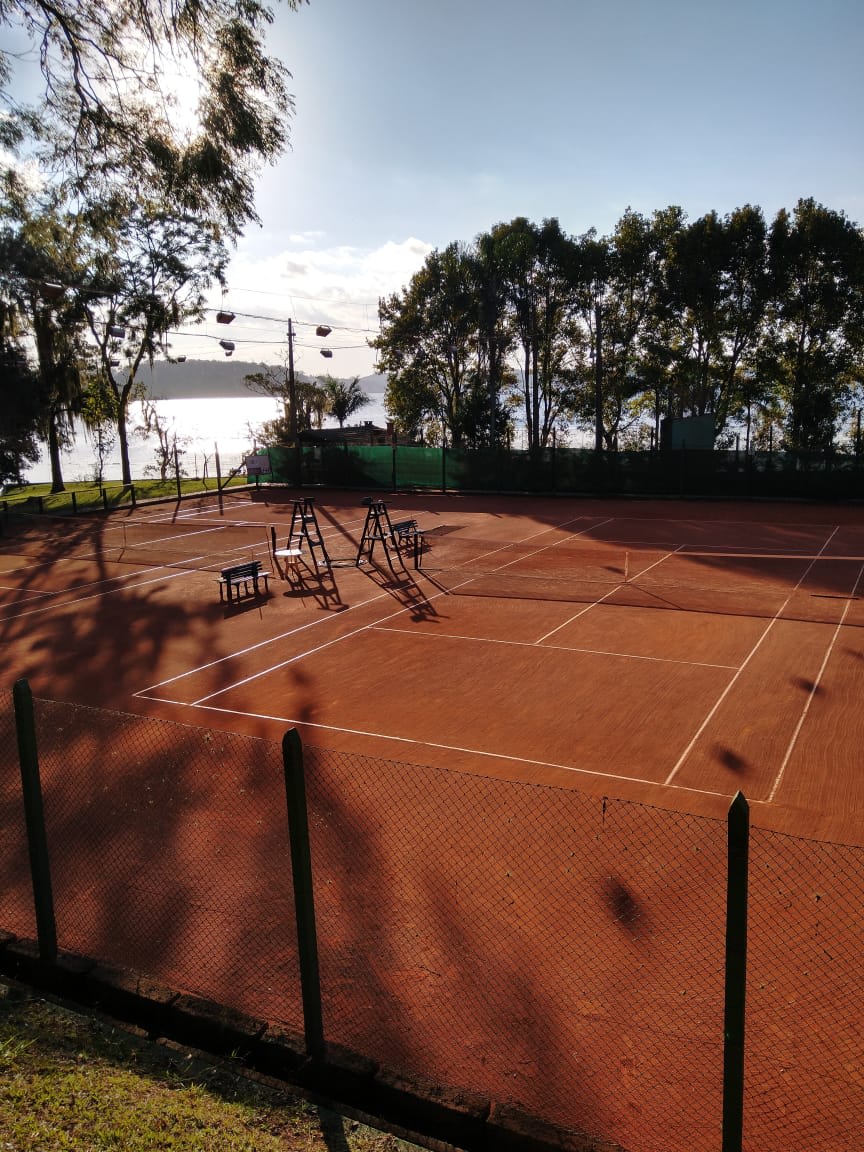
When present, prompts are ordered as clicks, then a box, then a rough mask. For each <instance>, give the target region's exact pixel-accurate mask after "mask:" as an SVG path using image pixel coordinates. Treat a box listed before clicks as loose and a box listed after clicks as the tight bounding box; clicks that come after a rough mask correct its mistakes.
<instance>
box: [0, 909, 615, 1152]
mask: <svg viewBox="0 0 864 1152" xmlns="http://www.w3.org/2000/svg"><path fill="white" fill-rule="evenodd" d="M0 974H2V975H4V976H7V977H9V978H10V979H13V980H16V981H19V982H20V983H23V984H28V985H30V986H31V987H34V988H38V989H40V990H42V991H44V992H47V993H49V994H52V995H55V996H57V997H60V998H62V999H64V1000H67V1001H70V1002H72V1003H73V1004H74V1005H76V1006H84V1007H89V1008H93V1009H97V1010H98V1011H100V1012H102V1013H104V1014H105V1015H107V1016H109V1017H113V1018H114V1019H116V1020H118V1021H122V1022H123V1023H126V1024H130V1025H134V1026H135V1027H136V1028H139V1029H142V1030H143V1031H145V1032H147V1033H148V1034H149V1035H150V1037H151V1039H165V1040H170V1041H174V1042H177V1043H181V1044H188V1045H189V1046H191V1047H194V1048H196V1049H198V1050H199V1051H201V1052H205V1053H211V1054H213V1055H214V1056H218V1057H223V1056H231V1057H232V1058H233V1059H236V1060H239V1061H241V1062H242V1063H243V1064H244V1065H245V1066H246V1067H248V1068H249V1069H251V1070H252V1071H254V1072H257V1073H260V1074H262V1075H265V1076H269V1077H272V1078H273V1079H277V1080H281V1081H283V1082H284V1083H285V1084H286V1086H287V1087H296V1088H297V1089H299V1090H300V1091H304V1092H308V1093H312V1094H315V1095H317V1096H321V1097H324V1098H325V1099H326V1100H328V1101H332V1102H333V1104H334V1105H335V1107H336V1108H337V1110H338V1107H339V1106H340V1105H341V1106H343V1107H345V1108H348V1109H352V1110H356V1111H358V1112H362V1113H364V1114H365V1115H367V1116H371V1117H376V1118H378V1119H380V1120H381V1121H382V1122H384V1123H385V1124H387V1125H391V1126H394V1127H397V1128H400V1129H403V1130H405V1131H406V1132H409V1133H414V1134H416V1135H417V1137H418V1138H426V1139H427V1140H429V1141H431V1142H434V1143H436V1144H437V1143H444V1144H447V1145H450V1146H452V1147H455V1148H458V1149H463V1150H465V1152H492V1150H494V1152H624V1149H621V1148H619V1146H618V1145H614V1144H611V1143H609V1142H608V1141H603V1140H596V1139H594V1138H592V1137H589V1136H587V1135H586V1134H584V1133H581V1132H577V1131H573V1130H570V1129H563V1128H557V1127H555V1126H554V1125H552V1124H550V1123H548V1122H547V1121H544V1120H541V1119H539V1118H538V1117H533V1116H530V1115H528V1114H527V1113H526V1112H524V1111H523V1110H522V1109H520V1108H519V1107H518V1106H516V1105H513V1104H511V1103H509V1102H506V1101H501V1102H499V1101H493V1100H490V1099H489V1098H488V1097H487V1096H485V1095H483V1094H482V1093H478V1092H472V1091H470V1090H465V1089H455V1088H448V1087H446V1086H442V1085H440V1084H437V1083H435V1082H433V1081H431V1080H427V1079H425V1078H423V1077H419V1076H410V1075H408V1074H406V1073H404V1072H399V1071H397V1070H394V1069H390V1068H384V1067H380V1066H379V1065H378V1064H376V1063H375V1062H374V1061H373V1060H370V1059H369V1058H368V1057H365V1056H363V1055H362V1054H360V1053H357V1052H354V1051H352V1050H351V1049H348V1048H344V1047H342V1046H341V1045H338V1044H328V1045H326V1048H325V1055H324V1058H323V1059H321V1060H313V1059H311V1058H310V1057H308V1056H307V1055H306V1051H305V1043H304V1039H303V1036H302V1035H300V1034H298V1033H294V1032H292V1031H290V1030H289V1029H286V1028H284V1027H282V1026H281V1025H275V1024H269V1023H268V1022H267V1021H266V1020H260V1019H257V1018H255V1017H252V1016H247V1015H245V1014H243V1013H241V1012H237V1011H235V1010H233V1009H231V1008H228V1007H226V1006H225V1005H223V1004H218V1003H215V1002H213V1001H211V1000H207V999H204V998H203V997H197V996H190V995H188V994H184V993H180V992H177V991H175V990H173V989H171V988H166V987H164V986H163V985H160V984H158V983H156V982H155V981H152V980H148V979H147V978H146V977H143V976H139V975H136V974H135V973H133V972H129V971H127V970H125V969H120V968H115V967H112V966H110V965H107V964H100V963H98V962H97V961H96V960H93V959H92V958H90V957H88V956H79V955H77V954H75V953H72V952H63V951H61V952H60V953H59V954H58V956H57V960H56V962H55V963H54V964H43V963H42V962H41V961H40V958H39V949H38V946H37V944H36V942H35V941H34V940H28V939H25V938H19V937H16V936H14V935H13V934H12V933H9V932H5V931H2V930H0Z"/></svg>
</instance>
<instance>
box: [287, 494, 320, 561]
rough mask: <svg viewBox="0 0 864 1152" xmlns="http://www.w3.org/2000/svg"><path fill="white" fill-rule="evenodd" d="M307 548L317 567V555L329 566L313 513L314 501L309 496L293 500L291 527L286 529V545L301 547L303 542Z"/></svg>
mask: <svg viewBox="0 0 864 1152" xmlns="http://www.w3.org/2000/svg"><path fill="white" fill-rule="evenodd" d="M304 541H305V543H306V547H307V548H308V550H309V555H310V556H311V557H312V559H313V560H314V562H315V567H316V568H317V567H318V560H319V556H320V559H321V562H322V563H323V564H324V566H325V567H327V568H329V567H330V557H329V556H328V554H327V548H326V546H325V544H324V540H323V538H322V536H321V529H320V527H319V526H318V517H317V516H316V515H315V501H314V499H313V498H312V497H311V496H307V497H306V498H305V499H303V500H295V501H294V511H293V512H292V513H291V527H290V529H289V530H288V547H289V548H302V547H303V543H304Z"/></svg>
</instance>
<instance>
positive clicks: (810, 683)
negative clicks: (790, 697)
mask: <svg viewBox="0 0 864 1152" xmlns="http://www.w3.org/2000/svg"><path fill="white" fill-rule="evenodd" d="M792 683H793V684H794V685H795V687H796V688H800V689H801V691H802V692H809V693H811V694H812V695H813V696H824V694H825V689H824V688H823V687H822V685H821V684H817V683H816V682H815V680H808V679H807V677H806V676H793V677H792Z"/></svg>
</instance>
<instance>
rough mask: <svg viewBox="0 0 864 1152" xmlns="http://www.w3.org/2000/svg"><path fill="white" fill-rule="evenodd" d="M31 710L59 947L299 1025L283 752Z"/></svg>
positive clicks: (209, 733) (57, 709) (175, 727)
mask: <svg viewBox="0 0 864 1152" xmlns="http://www.w3.org/2000/svg"><path fill="white" fill-rule="evenodd" d="M34 707H35V714H36V726H37V732H38V743H39V760H40V769H41V777H42V789H43V793H44V805H45V820H46V832H47V839H48V846H49V852H50V856H51V866H52V879H53V888H54V902H55V911H56V919H57V939H58V945H59V947H61V948H63V949H67V950H69V951H73V952H81V953H84V954H85V955H91V956H94V957H96V958H98V959H100V960H104V961H106V962H108V963H111V964H114V965H118V966H120V967H124V968H128V969H131V970H132V971H136V972H142V973H146V974H147V975H148V976H150V977H152V978H154V979H156V980H158V981H160V982H163V983H165V984H166V985H168V986H169V987H173V988H177V989H178V990H180V991H185V992H193V993H196V994H199V995H203V996H206V997H208V998H211V999H213V1000H217V1001H220V1002H222V1003H225V1004H227V1005H228V1006H230V1007H232V1008H237V1009H240V1010H242V1011H246V1012H249V1013H251V1014H253V1015H262V1014H263V1015H265V1016H267V1017H268V1018H271V1019H274V1020H279V1021H282V1022H285V1023H286V1024H288V1025H290V1026H292V1027H296V1028H298V1029H300V1028H301V1027H302V1017H301V1014H300V1009H299V1006H298V994H297V988H298V978H299V977H298V968H297V959H296V943H295V929H294V901H293V892H292V887H291V869H290V855H289V850H288V832H287V817H286V812H285V790H284V779H283V775H282V758H281V750H280V748H279V746H278V745H274V744H272V743H270V742H267V741H262V740H256V739H252V738H250V737H244V736H238V735H235V734H233V733H228V732H221V731H214V730H209V729H203V728H194V727H187V726H184V725H179V724H172V723H170V722H166V721H159V720H155V719H150V718H144V717H135V716H128V715H122V714H118V713H111V712H104V711H99V710H96V709H91V708H83V707H79V706H73V705H68V704H59V703H53V702H49V701H44V700H37V701H35V702H34ZM25 867H26V864H25ZM4 912H5V908H4ZM4 920H5V916H4ZM4 926H5V924H4Z"/></svg>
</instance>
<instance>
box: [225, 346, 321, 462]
mask: <svg viewBox="0 0 864 1152" xmlns="http://www.w3.org/2000/svg"><path fill="white" fill-rule="evenodd" d="M287 360H288V354H287V353H286V354H285V360H284V362H283V363H282V364H278V365H276V364H271V365H268V366H267V367H266V368H265V369H264V370H263V372H250V373H249V374H248V375H246V376H244V377H243V383H244V384H245V385H246V387H247V388H248V389H249V391H250V392H257V393H258V394H259V395H261V396H272V397H273V399H274V400H278V401H279V402H280V403H281V404H282V408H283V413H284V415H283V416H280V417H277V418H276V419H275V420H267V421H266V422H265V423H264V424H263V425H262V432H263V437H262V438H263V439H265V440H266V441H268V442H269V443H282V444H289V443H291V440H292V439H293V434H292V431H291V430H292V427H293V421H292V413H291V382H290V379H289V368H288V363H287ZM294 394H295V396H296V401H297V429H298V431H299V432H308V431H309V430H310V429H311V428H313V427H315V428H320V427H321V425H322V424H323V423H324V413H325V411H326V409H327V393H326V391H325V389H324V388H323V387H322V386H321V384H319V383H318V382H317V381H315V380H309V379H307V378H306V377H305V376H300V375H296V376H295V379H294Z"/></svg>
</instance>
